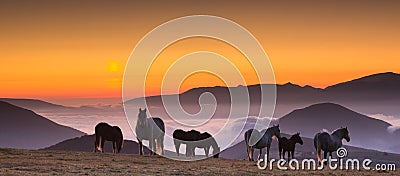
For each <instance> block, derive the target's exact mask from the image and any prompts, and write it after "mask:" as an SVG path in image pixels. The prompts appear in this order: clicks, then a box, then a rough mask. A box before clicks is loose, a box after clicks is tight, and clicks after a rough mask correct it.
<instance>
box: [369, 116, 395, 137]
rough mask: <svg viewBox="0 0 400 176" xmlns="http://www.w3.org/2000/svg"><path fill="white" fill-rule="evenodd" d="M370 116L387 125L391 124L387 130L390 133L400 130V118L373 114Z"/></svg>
mask: <svg viewBox="0 0 400 176" xmlns="http://www.w3.org/2000/svg"><path fill="white" fill-rule="evenodd" d="M368 116H370V117H372V118H375V119H379V120H383V121H385V122H387V123H390V124H391V126H389V127H388V129H387V130H388V132H389V133H393V132H395V131H396V130H399V129H400V118H398V117H396V116H391V115H384V114H372V115H368Z"/></svg>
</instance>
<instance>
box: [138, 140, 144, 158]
mask: <svg viewBox="0 0 400 176" xmlns="http://www.w3.org/2000/svg"><path fill="white" fill-rule="evenodd" d="M137 140H138V143H139V155H143V143H142V140H140V139H139V138H137Z"/></svg>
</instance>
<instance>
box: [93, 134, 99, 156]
mask: <svg viewBox="0 0 400 176" xmlns="http://www.w3.org/2000/svg"><path fill="white" fill-rule="evenodd" d="M95 138H96V139H95V141H94V152H96V150H98V148H99V144H100V142H99V140H100V139H99V138H100V136H99V134H97V133H96V134H95Z"/></svg>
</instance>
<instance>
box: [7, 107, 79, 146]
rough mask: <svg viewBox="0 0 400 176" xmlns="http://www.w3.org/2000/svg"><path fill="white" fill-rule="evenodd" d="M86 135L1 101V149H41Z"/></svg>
mask: <svg viewBox="0 0 400 176" xmlns="http://www.w3.org/2000/svg"><path fill="white" fill-rule="evenodd" d="M82 135H85V133H83V132H81V131H78V130H75V129H73V128H71V127H67V126H63V125H59V124H57V123H55V122H53V121H50V120H48V119H47V118H45V117H43V116H40V115H38V114H36V113H34V112H33V111H31V110H27V109H24V108H21V107H18V106H15V105H12V104H10V103H7V102H3V101H0V148H21V149H39V148H43V147H47V146H50V145H53V144H55V143H57V142H60V141H63V140H65V139H69V138H72V137H77V136H82Z"/></svg>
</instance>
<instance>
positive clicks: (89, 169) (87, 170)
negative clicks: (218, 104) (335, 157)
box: [0, 149, 400, 175]
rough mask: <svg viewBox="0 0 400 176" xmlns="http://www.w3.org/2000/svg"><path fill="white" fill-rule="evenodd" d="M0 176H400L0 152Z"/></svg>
mask: <svg viewBox="0 0 400 176" xmlns="http://www.w3.org/2000/svg"><path fill="white" fill-rule="evenodd" d="M0 175H400V172H399V171H386V172H377V171H331V170H327V169H325V170H323V171H279V170H277V169H275V170H272V171H270V170H259V169H258V168H257V166H256V162H249V161H244V160H229V159H213V158H210V159H206V160H201V161H195V162H182V161H174V160H170V159H166V158H163V157H159V156H138V155H127V154H110V153H102V154H101V153H90V152H66V151H46V150H40V151H32V150H20V149H0Z"/></svg>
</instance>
